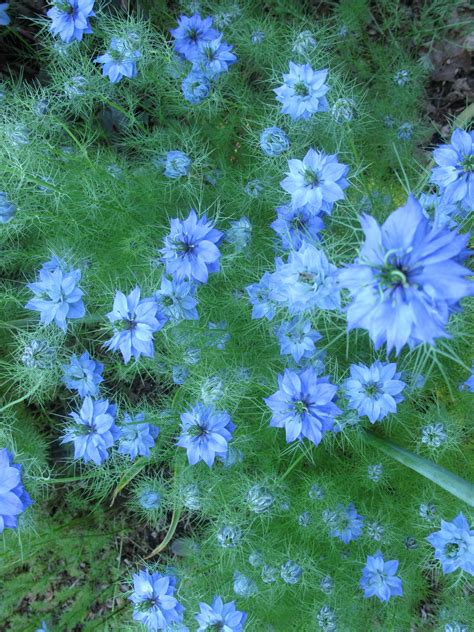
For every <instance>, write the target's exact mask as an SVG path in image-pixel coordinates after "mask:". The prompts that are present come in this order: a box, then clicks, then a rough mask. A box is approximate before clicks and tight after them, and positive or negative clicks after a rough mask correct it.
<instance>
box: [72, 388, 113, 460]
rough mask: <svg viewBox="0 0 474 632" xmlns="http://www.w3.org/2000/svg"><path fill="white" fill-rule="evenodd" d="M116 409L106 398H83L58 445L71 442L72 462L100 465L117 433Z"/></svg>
mask: <svg viewBox="0 0 474 632" xmlns="http://www.w3.org/2000/svg"><path fill="white" fill-rule="evenodd" d="M116 410H117V407H116V406H115V404H109V401H108V400H107V399H98V400H94V399H92V398H91V397H89V396H87V397H85V398H84V401H83V402H82V406H81V408H80V410H79V412H78V413H76V412H72V413H71V417H72V419H73V420H74V425H72V426H69V427H68V428H67V429H66V434H65V435H64V437H63V438H62V440H61V443H74V458H75V459H84V461H85V462H86V463H88V462H89V461H94V463H95V464H96V465H100V464H101V463H102V462H103V461H105V460H106V459H107V457H108V452H107V450H108V449H109V448H111V447H112V446H113V444H114V443H115V440H116V439H117V438H118V436H119V434H120V430H119V429H118V428H117V426H116V425H115V414H116Z"/></svg>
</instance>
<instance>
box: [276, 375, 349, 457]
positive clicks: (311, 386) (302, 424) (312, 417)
mask: <svg viewBox="0 0 474 632" xmlns="http://www.w3.org/2000/svg"><path fill="white" fill-rule="evenodd" d="M278 386H279V389H278V391H276V393H274V394H273V395H271V396H270V397H267V398H265V403H266V404H267V406H268V407H269V408H270V410H271V411H272V418H271V420H270V426H271V427H273V428H285V433H286V441H287V442H288V443H290V442H291V441H295V440H301V439H303V438H305V437H306V438H308V439H309V440H310V441H312V442H313V443H314V444H315V445H318V444H319V443H320V442H321V439H322V437H323V434H324V433H325V432H327V431H328V430H331V429H332V427H333V423H334V417H335V416H336V415H338V414H340V412H341V410H340V408H338V406H336V404H335V403H334V400H335V398H336V393H337V386H334V385H333V384H331V383H330V382H329V378H328V377H318V375H317V372H316V371H315V369H313V368H311V367H310V368H308V369H304V370H302V371H291V370H289V369H286V370H285V372H284V374H283V375H279V376H278Z"/></svg>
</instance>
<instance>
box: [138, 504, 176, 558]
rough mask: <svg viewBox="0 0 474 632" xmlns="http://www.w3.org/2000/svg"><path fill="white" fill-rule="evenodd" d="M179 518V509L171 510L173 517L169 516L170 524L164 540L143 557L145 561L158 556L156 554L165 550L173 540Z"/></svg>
mask: <svg viewBox="0 0 474 632" xmlns="http://www.w3.org/2000/svg"><path fill="white" fill-rule="evenodd" d="M180 518H181V509H177V508H175V509H173V515H172V516H171V523H170V526H169V529H168V533H167V534H166V535H165V537H164V539H163V540H162V541H161V542H160V544H158V546H157V547H156V548H154V549H153V551H152V552H151V553H150V555H147V556H146V557H145V559H146V560H149V559H150V557H154V556H155V555H158V553H161V551H163V550H164V549H166V547H167V546H168V544H169V543H170V542H171V540H172V539H173V536H174V534H175V531H176V528H177V526H178V523H179V519H180Z"/></svg>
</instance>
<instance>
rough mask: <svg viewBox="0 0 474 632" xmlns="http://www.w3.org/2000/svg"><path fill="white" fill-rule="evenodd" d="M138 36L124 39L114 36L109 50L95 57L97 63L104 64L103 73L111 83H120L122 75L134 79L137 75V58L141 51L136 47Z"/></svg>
mask: <svg viewBox="0 0 474 632" xmlns="http://www.w3.org/2000/svg"><path fill="white" fill-rule="evenodd" d="M136 39H137V38H136V37H135V36H133V37H130V36H129V37H128V38H127V39H122V38H119V37H113V38H112V41H111V42H110V46H109V48H108V49H107V52H106V53H104V54H103V55H99V57H96V58H95V60H94V61H95V62H96V63H97V64H102V74H103V76H104V77H108V78H109V79H110V82H111V83H118V82H119V81H120V80H121V79H122V77H128V78H129V79H133V77H136V76H137V72H138V70H137V63H136V62H137V59H139V58H140V57H141V52H140V51H139V50H138V49H137V48H136V45H137V43H136Z"/></svg>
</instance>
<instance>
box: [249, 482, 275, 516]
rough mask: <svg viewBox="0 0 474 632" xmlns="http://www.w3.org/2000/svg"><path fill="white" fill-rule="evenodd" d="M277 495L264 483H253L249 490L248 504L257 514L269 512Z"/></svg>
mask: <svg viewBox="0 0 474 632" xmlns="http://www.w3.org/2000/svg"><path fill="white" fill-rule="evenodd" d="M275 500H276V499H275V496H274V494H272V492H271V491H270V489H268V487H265V486H264V485H252V487H251V488H250V489H249V491H248V492H247V498H246V501H247V505H248V508H249V509H250V511H252V512H253V513H256V514H262V513H265V512H267V511H268V510H269V509H270V507H271V506H272V505H273V504H274V502H275Z"/></svg>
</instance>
